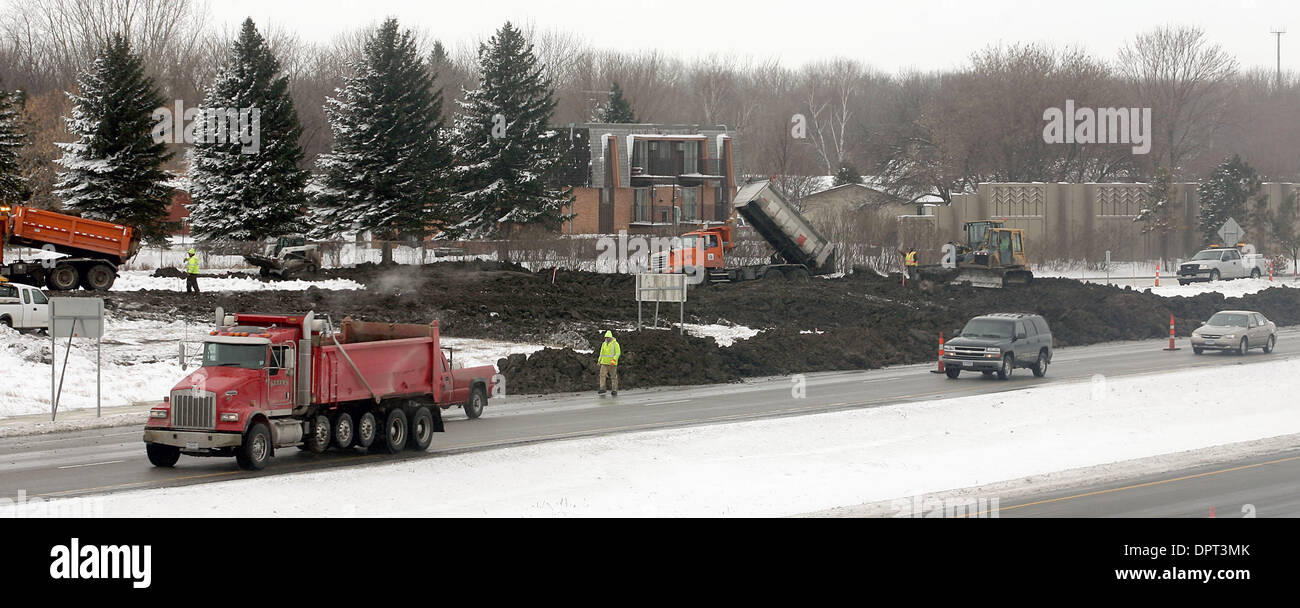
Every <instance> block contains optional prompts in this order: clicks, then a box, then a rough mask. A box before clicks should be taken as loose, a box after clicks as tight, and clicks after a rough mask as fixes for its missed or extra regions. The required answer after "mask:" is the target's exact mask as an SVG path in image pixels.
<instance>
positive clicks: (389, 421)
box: [381, 407, 409, 454]
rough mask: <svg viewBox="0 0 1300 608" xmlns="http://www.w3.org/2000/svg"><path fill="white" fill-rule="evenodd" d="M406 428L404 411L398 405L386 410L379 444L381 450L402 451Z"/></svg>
mask: <svg viewBox="0 0 1300 608" xmlns="http://www.w3.org/2000/svg"><path fill="white" fill-rule="evenodd" d="M408 430H409V427H408V426H407V424H406V412H403V411H402V408H400V407H395V408H393V409H391V410H388V416H386V417H385V418H384V438H383V443H382V446H381V447H382V448H383V451H385V452H388V453H389V454H396V453H398V452H400V451H402V448H405V447H406V435H407V431H408Z"/></svg>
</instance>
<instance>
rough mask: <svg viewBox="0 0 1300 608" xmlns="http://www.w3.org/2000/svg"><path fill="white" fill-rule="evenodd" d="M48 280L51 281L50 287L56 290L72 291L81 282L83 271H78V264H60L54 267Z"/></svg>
mask: <svg viewBox="0 0 1300 608" xmlns="http://www.w3.org/2000/svg"><path fill="white" fill-rule="evenodd" d="M46 280H47V281H49V285H50V289H52V290H54V291H72V290H74V289H76V288H77V284H78V283H80V282H81V273H80V272H77V267H76V266H73V265H71V264H59V265H58V266H55V267H54V270H53V271H51V272H50V276H49V278H47V279H46Z"/></svg>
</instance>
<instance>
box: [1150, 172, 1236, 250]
mask: <svg viewBox="0 0 1300 608" xmlns="http://www.w3.org/2000/svg"><path fill="white" fill-rule="evenodd" d="M1145 197H1146V201H1145V204H1144V205H1143V206H1142V208H1141V209H1139V210H1138V214H1137V216H1136V217H1134V218H1133V221H1134V222H1140V223H1142V224H1143V226H1142V234H1156V235H1158V236H1159V237H1160V256H1161V259H1164V258H1165V257H1167V255H1166V254H1167V253H1168V251H1167V250H1168V247H1169V235H1170V234H1173V233H1175V232H1178V231H1180V230H1182V229H1183V226H1182V222H1181V221H1179V220H1180V217H1181V216H1182V204H1181V201H1180V200H1179V198H1178V197H1177V196H1176V192H1175V191H1174V185H1173V172H1171V171H1170V170H1169V168H1168V167H1160V168H1158V169H1156V175H1155V179H1153V180H1151V183H1150V184H1149V185H1148V186H1147V189H1146V193H1145ZM1216 230H1217V229H1216Z"/></svg>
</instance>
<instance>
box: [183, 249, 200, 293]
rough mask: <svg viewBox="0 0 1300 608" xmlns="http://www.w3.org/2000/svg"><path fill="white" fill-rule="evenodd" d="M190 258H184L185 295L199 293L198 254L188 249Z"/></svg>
mask: <svg viewBox="0 0 1300 608" xmlns="http://www.w3.org/2000/svg"><path fill="white" fill-rule="evenodd" d="M189 253H190V257H188V258H185V293H199V254H198V253H195V251H194V248H193V247H191V248H190V252H189Z"/></svg>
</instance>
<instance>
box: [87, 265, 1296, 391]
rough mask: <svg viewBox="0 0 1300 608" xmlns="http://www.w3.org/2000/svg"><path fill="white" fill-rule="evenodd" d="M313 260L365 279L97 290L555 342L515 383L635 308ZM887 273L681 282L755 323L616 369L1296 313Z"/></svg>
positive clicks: (572, 285)
mask: <svg viewBox="0 0 1300 608" xmlns="http://www.w3.org/2000/svg"><path fill="white" fill-rule="evenodd" d="M159 272H171V271H170V270H168V269H163V270H160V271H159ZM177 272H179V271H177ZM321 275H322V278H342V279H351V280H354V281H357V282H360V283H362V284H364V285H365V286H366V289H365V290H360V291H330V290H321V289H318V288H315V287H311V288H309V289H306V290H304V291H293V292H291V291H258V292H224V293H213V292H204V293H202V294H198V295H189V294H185V293H181V292H176V291H138V292H111V293H110V294H107V299H108V302H107V305H108V306H109V307H110V308H114V309H117V310H120V311H122V312H125V313H126V314H130V315H134V316H149V315H154V316H157V315H166V316H170V317H178V316H179V317H188V318H191V319H194V320H197V321H200V322H205V321H206V320H207V319H209V318H211V315H212V310H213V308H215V307H216V306H222V307H224V308H225V309H226V310H228V311H249V312H295V313H298V312H303V311H307V310H315V311H316V312H317V313H318V314H319V315H329V316H330V317H331V318H333V319H334V320H335V321H336V322H337V321H339V320H341V319H342V318H343V317H345V316H352V317H353V318H355V319H358V320H367V321H386V322H398V323H427V322H429V321H430V320H433V319H438V320H439V321H440V324H441V326H442V329H443V332H444V333H445V334H446V335H448V336H456V337H468V338H487V339H496V340H505V341H513V342H534V343H539V344H549V345H552V346H563V347H566V348H560V349H547V350H543V351H539V352H538V353H536V354H534V355H533V356H532V357H523V356H521V355H516V356H513V357H510V358H507V359H503V360H502V362H501V363H500V368H501V371H502V372H503V373H504V374H506V377H507V382H508V384H509V387H508V388H509V390H510V391H511V392H516V393H533V392H557V391H568V390H588V389H590V388H591V387H592V386H594V383H595V378H596V363H595V360H596V356H595V355H594V354H591V353H581V352H577V351H578V350H584V349H595V348H598V347H599V340H600V335H601V334H603V332H604V331H605V330H606V329H611V328H618V327H627V326H629V325H630V324H632V323H635V319H636V316H637V309H636V302H635V300H634V299H633V293H632V292H633V284H634V280H633V278H632V277H630V276H626V275H612V274H597V273H590V272H578V271H571V270H552V269H546V270H540V271H537V272H530V271H528V270H527V269H525V268H523V267H522V266H519V265H516V264H503V263H498V262H487V261H470V262H440V263H436V264H430V265H426V266H418V267H417V266H398V265H388V266H383V265H378V264H362V265H360V266H358V267H356V268H346V269H326V270H322V271H321ZM160 276H171V275H170V274H164V275H160ZM244 276H251V275H244ZM900 279H901V277H900V276H899V275H897V274H895V275H893V276H890V277H882V276H880V275H877V274H875V273H874V272H860V273H854V274H851V275H849V276H846V277H844V278H840V279H815V280H813V281H811V282H808V283H784V282H771V281H752V282H747V283H739V284H724V285H709V286H700V287H693V288H692V289H691V291H690V295H689V300H688V302H687V303H686V320H687V322H689V323H704V324H709V323H718V322H720V321H721V320H722V319H726V320H727V321H730V322H733V323H736V324H740V325H745V326H748V327H751V328H755V329H762V330H764V331H763V333H761V334H759V335H757V336H755V337H753V338H750V339H749V340H743V341H738V342H736V343H735V344H734V345H733V346H731V347H728V348H722V347H718V346H717V345H716V344H715V343H714V342H713V341H712V340H710V339H701V338H692V337H689V336H687V337H681V336H679V335H678V334H676V333H674V332H669V331H653V330H647V331H645V332H642V333H640V334H636V333H634V332H620V333H619V339H620V341H621V343H622V345H623V347H624V350H625V352H626V353H627V354H626V355H625V357H624V359H623V361H622V363H623V365H622V366H621V367H620V374H621V380H622V382H623V385H624V386H626V387H628V388H636V387H643V386H653V385H672V384H697V383H709V382H728V381H732V380H735V379H737V378H741V377H747V376H762V375H774V374H790V373H801V372H811V371H828V370H841V369H865V368H873V367H880V366H886V365H899V364H907V363H918V362H924V361H933V360H934V358H935V355H936V353H935V351H936V349H937V346H938V337H939V333H940V332H943V333H944V334H946V335H949V336H951V335H952V332H953V331H954V330H956V329H959V328H961V327H962V326H963V325H964V324H965V322H966V321H967V320H968V319H970V318H971V317H973V316H976V315H980V314H985V313H990V312H1032V313H1038V314H1041V315H1043V316H1044V317H1045V318H1046V319H1047V321H1048V323H1049V324H1050V325H1051V327H1052V333H1053V336H1054V338H1055V343H1056V346H1058V347H1060V346H1076V345H1084V344H1094V343H1098V342H1106V341H1114V340H1137V339H1148V338H1161V337H1165V336H1168V335H1169V315H1170V313H1173V314H1174V315H1176V316H1177V318H1178V325H1177V333H1178V335H1179V336H1187V335H1189V334H1190V333H1191V331H1192V330H1193V329H1195V328H1196V327H1197V325H1198V324H1199V322H1200V321H1203V320H1205V319H1208V318H1209V317H1210V315H1212V314H1214V312H1216V311H1218V310H1223V309H1231V308H1241V309H1248V310H1258V311H1260V312H1262V313H1264V315H1266V316H1268V317H1269V318H1270V319H1273V320H1274V321H1275V322H1277V323H1278V324H1279V325H1293V324H1300V289H1291V288H1274V289H1269V290H1265V291H1262V292H1259V293H1257V294H1252V295H1249V296H1245V297H1241V298H1224V297H1223V296H1222V295H1220V294H1214V293H1209V294H1201V295H1198V296H1194V297H1177V298H1162V297H1160V296H1156V295H1154V294H1151V293H1150V292H1147V291H1137V290H1133V289H1119V288H1115V287H1110V286H1105V285H1095V284H1084V283H1079V282H1078V281H1074V280H1070V279H1038V280H1035V281H1034V282H1033V284H1032V285H1029V286H1026V287H1023V288H1014V289H979V288H974V287H964V286H950V285H944V284H941V283H924V282H922V283H920V284H918V283H916V282H909V284H908V285H907V286H906V287H904V286H903V285H902V284H901V280H900ZM70 295H71V294H70ZM86 295H93V294H86ZM675 309H676V306H675V305H666V306H665V307H663V308H662V309H661V315H667V316H668V317H669V318H675V317H676V315H677V311H676V310H675ZM646 314H647V315H649V314H650V313H649V311H648V310H647V311H646Z"/></svg>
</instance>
